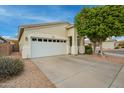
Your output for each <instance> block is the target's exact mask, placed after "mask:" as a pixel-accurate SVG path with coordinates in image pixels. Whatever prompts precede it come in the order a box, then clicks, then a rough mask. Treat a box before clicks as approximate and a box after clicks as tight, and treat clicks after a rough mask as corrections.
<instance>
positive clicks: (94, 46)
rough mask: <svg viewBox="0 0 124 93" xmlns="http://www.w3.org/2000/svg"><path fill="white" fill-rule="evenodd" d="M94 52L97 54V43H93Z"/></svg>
mask: <svg viewBox="0 0 124 93" xmlns="http://www.w3.org/2000/svg"><path fill="white" fill-rule="evenodd" d="M93 54H96V43H93Z"/></svg>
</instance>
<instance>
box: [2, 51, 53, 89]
mask: <svg viewBox="0 0 124 93" xmlns="http://www.w3.org/2000/svg"><path fill="white" fill-rule="evenodd" d="M17 54H18V53H17ZM17 54H14V55H15V57H16V58H18V57H19V56H17ZM12 57H14V56H13V55H12ZM24 64H25V67H24V72H23V73H21V74H20V75H19V76H15V77H11V78H10V79H8V80H4V81H0V87H1V88H54V87H55V85H54V84H53V83H51V81H49V80H48V78H47V77H46V76H45V75H44V73H42V72H41V71H40V70H39V69H38V68H37V66H36V65H35V64H34V63H32V62H31V61H30V60H24Z"/></svg>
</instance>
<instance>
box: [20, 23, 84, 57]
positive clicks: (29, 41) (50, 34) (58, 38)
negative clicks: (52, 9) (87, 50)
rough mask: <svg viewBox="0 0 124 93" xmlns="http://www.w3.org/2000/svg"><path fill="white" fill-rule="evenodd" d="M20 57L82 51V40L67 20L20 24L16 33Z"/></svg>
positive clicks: (75, 53) (74, 53) (73, 53)
mask: <svg viewBox="0 0 124 93" xmlns="http://www.w3.org/2000/svg"><path fill="white" fill-rule="evenodd" d="M18 41H19V50H20V52H21V54H22V58H35V57H45V56H53V55H62V54H72V55H77V54H78V53H84V49H83V48H84V47H83V46H82V44H81V43H82V40H80V42H78V43H80V44H78V43H77V33H76V31H75V30H74V27H73V25H71V24H69V23H68V22H53V23H46V24H31V25H22V26H20V27H19V34H18Z"/></svg>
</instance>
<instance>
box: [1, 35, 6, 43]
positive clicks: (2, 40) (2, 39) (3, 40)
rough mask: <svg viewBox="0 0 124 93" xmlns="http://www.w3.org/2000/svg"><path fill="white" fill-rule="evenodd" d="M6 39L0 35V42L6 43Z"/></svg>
mask: <svg viewBox="0 0 124 93" xmlns="http://www.w3.org/2000/svg"><path fill="white" fill-rule="evenodd" d="M6 42H7V40H6V39H4V38H3V37H1V36H0V44H3V43H6Z"/></svg>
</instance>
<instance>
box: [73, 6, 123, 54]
mask: <svg viewBox="0 0 124 93" xmlns="http://www.w3.org/2000/svg"><path fill="white" fill-rule="evenodd" d="M74 26H75V28H76V30H77V32H78V34H79V35H80V36H85V35H86V36H87V37H88V38H89V39H90V41H91V42H92V43H93V46H94V49H93V50H94V52H95V47H96V43H98V44H99V46H100V53H101V55H102V54H103V51H102V42H104V41H105V40H106V39H107V38H108V37H111V36H121V35H124V6H120V5H115V6H114V5H111V6H97V7H93V8H83V9H82V10H81V11H80V12H79V13H78V14H77V15H76V16H75V24H74Z"/></svg>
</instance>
